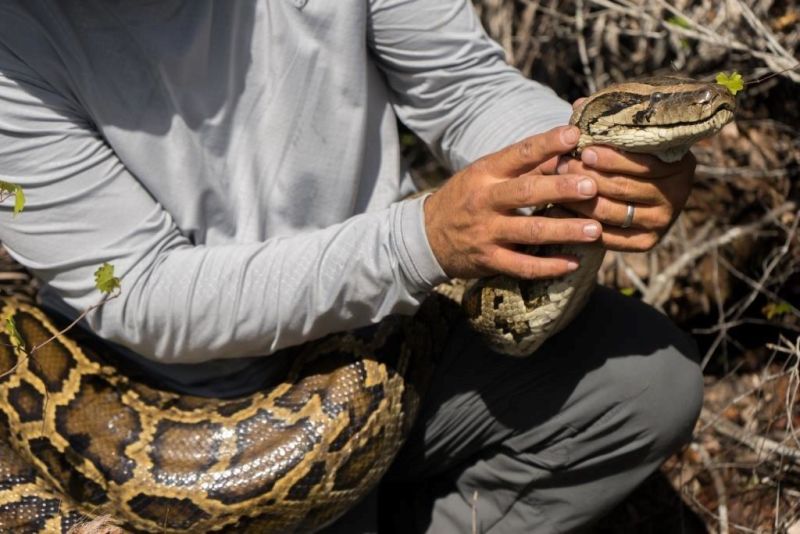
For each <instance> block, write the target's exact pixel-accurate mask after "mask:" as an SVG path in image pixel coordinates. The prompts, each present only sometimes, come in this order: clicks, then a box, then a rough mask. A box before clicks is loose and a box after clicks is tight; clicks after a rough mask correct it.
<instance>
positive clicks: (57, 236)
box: [0, 46, 444, 363]
mask: <svg viewBox="0 0 800 534" xmlns="http://www.w3.org/2000/svg"><path fill="white" fill-rule="evenodd" d="M82 109H83V108H82V106H81V105H80V104H79V103H78V102H77V101H76V100H75V99H74V98H72V97H71V96H70V94H69V93H68V92H67V91H57V90H55V89H54V88H53V87H51V86H50V85H49V84H48V83H47V82H46V81H45V80H44V79H43V78H41V77H39V76H38V75H37V74H36V72H34V71H33V70H32V69H29V68H28V66H27V64H25V63H23V62H22V61H21V60H19V59H18V58H16V57H15V56H14V55H13V54H12V53H11V52H10V51H8V50H6V49H4V48H3V47H2V46H0V180H5V181H8V182H13V183H16V184H19V185H20V186H22V187H23V189H24V192H25V195H26V197H27V205H26V207H25V210H24V212H23V213H21V214H19V215H18V216H16V217H14V216H13V214H12V204H13V202H9V201H6V202H4V203H2V204H0V240H2V242H3V245H4V246H5V247H6V248H7V249H8V250H9V252H10V253H11V254H12V256H13V257H14V258H16V259H17V260H18V261H19V262H20V263H22V264H23V265H25V266H27V267H28V268H29V269H31V271H32V272H33V273H34V275H35V276H36V277H37V278H38V279H39V280H41V281H42V282H43V283H44V284H45V285H46V287H48V288H49V289H51V290H53V291H54V293H55V294H57V295H58V296H59V298H60V299H61V301H62V302H63V303H65V304H66V305H67V306H68V307H69V308H71V309H72V310H76V311H79V310H84V309H86V308H88V307H89V306H91V305H92V304H95V303H97V302H98V301H99V300H100V298H101V295H100V294H99V293H98V291H97V290H96V289H95V288H94V277H93V273H94V272H95V270H96V269H97V267H98V266H100V265H101V264H102V263H103V262H109V263H111V264H112V265H114V267H115V270H116V274H117V275H119V276H120V277H121V281H122V292H121V295H120V297H118V298H116V299H113V300H110V301H108V302H107V303H106V304H104V305H103V306H102V307H100V308H99V309H97V310H96V311H93V312H92V313H90V314H89V316H88V317H87V319H88V323H89V326H90V327H91V328H92V329H93V330H94V331H95V332H96V333H97V334H99V335H100V336H102V337H103V338H105V339H108V340H110V341H114V342H117V343H119V344H121V345H124V346H126V347H128V348H130V349H132V350H134V351H135V352H137V353H138V354H140V355H142V356H145V357H147V358H150V359H154V360H157V361H160V362H163V363H196V362H202V361H207V360H212V359H218V358H230V357H245V356H256V355H266V354H269V353H271V352H274V351H276V350H278V349H281V348H284V347H288V346H292V345H297V344H300V343H302V342H305V341H309V340H312V339H315V338H319V337H322V336H324V335H326V334H328V333H331V332H338V331H344V330H347V329H352V328H357V327H361V326H365V325H368V324H370V323H375V322H378V321H380V320H381V319H382V318H384V317H386V316H387V315H390V314H394V313H406V314H410V313H413V312H414V311H415V310H416V308H417V306H418V305H419V303H420V302H421V300H422V299H423V298H424V296H425V295H426V293H427V291H428V290H429V289H430V288H431V287H433V285H435V284H436V283H438V282H440V281H442V280H444V273H443V272H442V271H441V268H440V267H439V265H438V264H437V263H436V260H435V258H434V256H433V253H432V252H431V250H430V247H429V245H428V241H427V239H426V236H425V229H424V221H423V211H422V202H423V199H422V198H420V199H417V200H412V201H406V202H400V203H396V204H394V205H392V206H391V207H390V208H388V209H385V210H383V211H376V212H373V213H368V214H363V215H359V216H356V217H353V218H351V219H349V220H347V221H345V222H343V223H341V224H337V225H334V226H331V227H329V228H325V229H322V230H317V231H309V232H308V233H305V234H301V235H297V236H294V237H289V238H279V239H270V240H267V241H266V242H259V243H246V244H231V245H227V246H213V247H211V246H196V245H194V244H192V243H191V242H190V241H189V240H188V239H187V238H186V237H185V236H184V235H182V234H181V232H180V231H179V229H178V228H177V227H176V224H175V222H174V221H173V219H172V218H171V217H170V215H169V213H167V212H166V210H165V209H164V208H163V207H162V206H161V204H159V203H158V202H157V200H156V199H154V198H153V197H152V196H151V195H150V194H149V192H148V191H147V190H146V189H145V188H144V187H143V186H142V185H141V183H140V182H139V181H138V180H137V179H136V177H135V176H133V175H132V174H131V173H130V172H129V171H128V169H126V167H125V166H124V165H123V164H122V163H121V162H120V160H119V159H118V157H117V156H116V154H115V153H114V151H113V149H112V148H111V147H110V146H109V145H108V144H107V143H106V142H105V140H104V139H103V138H102V136H101V135H99V133H98V131H97V129H96V128H95V127H94V125H93V124H92V122H91V120H90V119H89V118H88V117H87V116H85V114H84V113H83V111H82Z"/></svg>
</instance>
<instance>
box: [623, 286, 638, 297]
mask: <svg viewBox="0 0 800 534" xmlns="http://www.w3.org/2000/svg"><path fill="white" fill-rule="evenodd" d="M619 292H620V293H622V294H623V295H625V296H626V297H632V296H633V295H634V294H635V293H636V289H634V288H632V287H623V288H622V289H620V290H619Z"/></svg>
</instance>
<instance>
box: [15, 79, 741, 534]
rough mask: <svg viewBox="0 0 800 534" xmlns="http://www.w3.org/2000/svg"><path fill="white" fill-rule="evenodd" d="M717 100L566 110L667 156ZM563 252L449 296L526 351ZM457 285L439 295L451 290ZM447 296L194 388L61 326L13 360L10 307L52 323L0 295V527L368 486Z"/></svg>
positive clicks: (215, 511)
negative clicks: (216, 390)
mask: <svg viewBox="0 0 800 534" xmlns="http://www.w3.org/2000/svg"><path fill="white" fill-rule="evenodd" d="M733 108H734V101H733V98H732V97H731V96H730V95H729V94H728V93H727V91H725V90H720V89H719V86H716V85H711V84H700V83H697V82H693V81H690V80H680V79H675V78H661V79H653V80H649V81H645V82H637V83H628V84H623V85H619V86H613V87H611V88H608V89H606V90H604V91H601V92H600V93H598V94H596V95H594V96H592V97H591V98H590V99H588V100H587V102H586V104H585V105H584V106H583V108H582V109H581V110H580V111H578V112H576V113H575V115H574V116H573V118H572V123H573V124H577V125H578V126H579V127H580V129H581V132H582V134H583V135H582V137H581V145H580V146H581V147H583V146H586V145H588V144H591V143H606V144H614V145H616V146H621V147H624V148H625V149H626V150H632V151H643V152H649V153H660V156H661V157H662V159H666V160H674V159H676V158H678V157H680V156H681V155H682V154H683V153H684V152H685V151H686V150H688V147H689V145H690V144H691V143H692V142H694V141H696V140H697V139H698V138H699V137H702V136H707V135H711V134H713V133H714V132H716V131H717V130H718V129H719V128H720V127H721V126H722V125H723V124H725V123H726V122H727V121H729V120H730V118H731V116H732V112H733ZM681 109H682V110H683V111H681ZM676 110H677V111H676ZM673 111H675V113H673ZM676 113H677V114H676ZM620 139H622V141H620ZM631 139H633V140H634V141H635V142H634V144H630V143H628V144H625V142H627V141H630V140H631ZM654 139H655V141H654ZM636 143H639V144H636ZM642 143H645V144H646V146H645V145H642ZM563 251H564V252H568V253H571V254H577V255H579V256H581V257H582V260H583V261H582V266H581V269H580V270H579V271H578V272H577V273H576V274H573V275H571V276H570V277H569V278H567V279H562V280H558V281H549V282H542V281H539V282H536V281H534V282H520V281H516V280H509V279H507V278H504V277H492V278H487V279H484V280H481V281H478V282H471V283H469V284H467V291H466V294H465V297H464V310H465V311H466V313H467V315H468V317H469V319H470V321H471V322H472V324H473V326H474V328H476V329H477V330H478V331H480V332H483V333H484V334H485V335H486V336H487V339H488V343H489V344H490V345H491V346H493V347H495V348H497V349H499V350H500V351H501V352H505V353H508V354H513V355H527V354H530V353H531V352H533V351H534V350H535V349H536V348H537V347H538V346H539V345H540V344H541V343H542V342H543V341H544V339H545V338H546V337H547V336H549V335H551V334H552V333H554V332H555V331H557V330H558V329H560V328H562V327H563V326H565V325H566V324H567V323H568V322H569V321H570V320H571V318H572V317H573V316H574V315H575V314H577V313H578V311H579V310H580V308H581V306H582V304H583V302H584V301H585V300H586V298H587V296H588V294H589V293H590V291H591V288H592V286H593V284H594V279H595V277H596V270H597V268H598V267H599V264H600V261H601V260H602V256H603V251H602V249H601V248H600V247H598V246H582V247H578V248H572V247H570V248H569V249H568V250H563ZM532 252H537V253H539V254H542V253H546V250H537V249H532ZM459 288H461V289H459ZM462 289H463V286H462V285H459V284H456V285H451V286H446V287H443V288H441V289H440V292H441V293H446V294H450V295H451V296H455V297H456V299H458V297H459V296H460V294H461V293H462ZM452 307H453V305H452V302H451V301H449V300H447V299H444V298H441V297H440V296H437V297H432V298H430V299H428V300H427V301H426V303H425V304H424V305H423V307H422V309H421V310H420V311H419V312H418V313H417V315H416V316H415V317H413V318H391V319H388V320H385V321H384V322H382V323H381V324H380V325H378V326H377V327H375V328H372V329H369V330H366V331H359V332H357V333H346V334H339V335H334V336H330V337H328V338H325V339H323V340H320V341H317V342H313V343H309V344H307V345H304V346H302V347H300V348H298V349H296V350H295V351H294V352H293V354H292V368H291V370H290V371H289V373H288V376H287V377H286V379H285V380H284V381H282V382H281V383H279V384H273V385H271V386H270V387H266V388H265V389H263V390H262V391H259V392H258V393H255V394H253V395H250V396H248V397H244V398H237V399H204V398H198V397H190V396H185V395H177V394H175V393H170V392H166V391H161V390H159V389H157V388H156V387H154V386H152V385H150V384H148V383H146V381H141V380H138V379H135V378H133V377H129V376H126V375H125V374H123V373H120V372H119V371H118V370H117V369H116V368H115V367H113V365H111V360H112V359H113V358H109V357H108V356H109V355H106V354H102V353H100V352H98V351H97V350H94V349H92V348H91V345H89V344H86V343H81V342H80V341H76V340H75V339H72V338H71V336H72V335H73V334H74V335H77V332H70V333H69V334H68V335H57V336H56V338H55V339H54V340H53V341H52V342H50V343H48V344H46V345H45V346H44V347H43V348H41V349H40V350H37V352H36V353H35V354H34V355H33V356H32V357H30V358H27V357H25V355H24V354H23V353H22V352H21V351H19V350H16V349H15V348H14V347H12V343H11V341H12V340H11V338H10V336H9V332H8V330H7V319H8V318H13V319H14V321H15V323H16V325H17V328H18V330H19V332H20V334H21V336H22V338H23V339H24V340H25V343H26V346H27V347H33V346H36V345H38V344H40V343H41V342H43V341H45V340H46V339H48V338H49V337H51V336H52V335H55V334H56V333H57V331H58V329H57V328H56V327H55V326H54V325H53V324H52V323H51V321H50V320H49V319H48V318H47V317H46V316H45V315H44V314H43V313H42V312H41V311H40V310H39V309H37V308H35V307H33V306H31V305H28V304H26V303H23V302H20V301H17V300H11V299H8V300H4V301H2V308H1V309H0V327H2V328H3V330H2V331H0V374H1V376H0V532H14V533H17V532H20V533H22V532H68V531H69V530H70V529H71V528H72V527H74V526H75V525H78V524H80V523H82V522H84V521H86V520H87V518H90V517H94V516H97V515H101V514H110V515H111V516H113V517H114V518H115V519H116V520H117V521H118V522H119V523H120V525H121V526H123V527H124V528H125V529H127V530H129V531H134V532H136V531H143V532H208V531H228V532H258V533H270V532H280V533H285V532H313V531H314V530H317V529H319V528H321V527H322V526H324V525H327V524H330V523H331V522H333V521H334V520H335V519H336V518H338V517H339V516H341V515H342V514H343V513H344V512H345V511H346V510H347V509H348V508H350V507H351V506H353V504H354V503H355V502H356V501H357V500H359V499H360V498H361V497H363V496H364V495H365V494H366V493H367V492H368V491H369V490H370V489H371V488H372V487H374V485H375V484H376V483H377V481H378V480H379V479H380V477H381V476H382V475H383V474H384V472H385V471H386V469H387V468H388V466H389V464H390V463H391V461H392V459H393V458H394V456H395V454H396V453H397V451H398V449H399V448H400V446H401V445H402V443H403V440H404V438H405V436H406V434H407V432H408V430H409V428H410V427H411V425H412V423H413V421H414V418H415V416H416V413H417V411H418V407H419V403H420V398H421V396H422V395H423V394H424V391H425V388H426V384H427V382H428V378H429V376H430V374H431V372H432V366H433V365H434V362H435V358H436V355H437V354H439V353H440V352H441V350H442V344H443V342H444V340H445V339H446V338H447V335H448V325H449V324H451V322H452V321H453V320H455V318H456V316H455V313H456V311H453V310H452V309H451V308H452Z"/></svg>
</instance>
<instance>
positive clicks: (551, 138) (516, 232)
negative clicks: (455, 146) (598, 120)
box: [425, 126, 602, 278]
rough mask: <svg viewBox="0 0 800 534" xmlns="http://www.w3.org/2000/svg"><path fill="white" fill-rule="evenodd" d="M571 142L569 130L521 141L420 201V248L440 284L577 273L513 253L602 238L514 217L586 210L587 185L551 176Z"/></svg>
mask: <svg viewBox="0 0 800 534" xmlns="http://www.w3.org/2000/svg"><path fill="white" fill-rule="evenodd" d="M577 140H578V129H577V128H576V127H574V126H565V127H560V128H555V129H553V130H550V131H548V132H545V133H543V134H540V135H536V136H533V137H529V138H528V139H525V140H524V141H521V142H520V143H517V144H514V145H511V146H510V147H508V148H505V149H503V150H501V151H499V152H496V153H494V154H491V155H489V156H486V157H484V158H482V159H480V160H478V161H476V162H475V163H473V164H472V165H470V166H469V167H467V168H466V169H464V170H463V171H461V172H459V173H458V174H456V175H455V176H453V177H452V178H451V179H450V180H448V182H447V183H446V184H445V185H444V186H443V187H442V188H441V189H440V190H439V191H437V192H436V193H434V194H433V195H431V196H430V197H429V198H428V199H427V201H426V202H425V228H426V231H427V235H428V240H429V242H430V244H431V248H432V249H433V253H434V255H435V256H436V259H437V260H438V261H439V264H440V265H441V266H442V269H444V271H445V273H447V275H448V276H451V277H463V278H477V277H481V276H486V275H489V274H495V273H503V274H508V275H511V276H514V277H517V278H546V277H554V276H561V275H564V274H566V273H568V272H570V271H573V270H575V269H576V268H577V267H578V264H577V260H576V259H575V258H570V257H547V258H540V257H534V256H530V255H527V254H524V253H522V252H518V251H517V248H518V246H519V245H539V244H547V243H586V242H591V241H595V240H596V239H597V238H598V237H599V236H600V234H601V233H602V228H601V226H600V224H599V223H597V222H596V221H592V220H589V219H577V218H552V217H538V216H533V217H531V216H526V215H520V214H519V213H518V212H517V209H518V208H525V207H529V206H544V205H546V204H549V203H558V204H564V203H569V202H572V203H575V202H580V201H584V202H586V201H588V199H592V198H593V197H594V196H595V195H596V194H597V186H596V184H595V182H594V180H593V179H592V178H589V177H587V176H586V175H584V174H583V173H580V172H578V173H564V174H560V175H559V174H556V165H557V163H558V156H559V155H561V154H564V153H567V152H569V151H570V150H573V149H574V148H575V145H576V144H577ZM575 205H580V204H575Z"/></svg>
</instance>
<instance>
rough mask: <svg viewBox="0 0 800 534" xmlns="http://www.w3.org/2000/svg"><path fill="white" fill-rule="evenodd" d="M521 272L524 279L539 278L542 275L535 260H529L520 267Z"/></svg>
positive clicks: (540, 265) (540, 267)
mask: <svg viewBox="0 0 800 534" xmlns="http://www.w3.org/2000/svg"><path fill="white" fill-rule="evenodd" d="M521 271H522V273H523V276H524V277H525V278H530V279H533V278H541V277H542V275H543V269H542V264H541V262H539V261H536V259H531V260H530V261H527V262H525V263H524V264H523V265H522V266H521Z"/></svg>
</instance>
